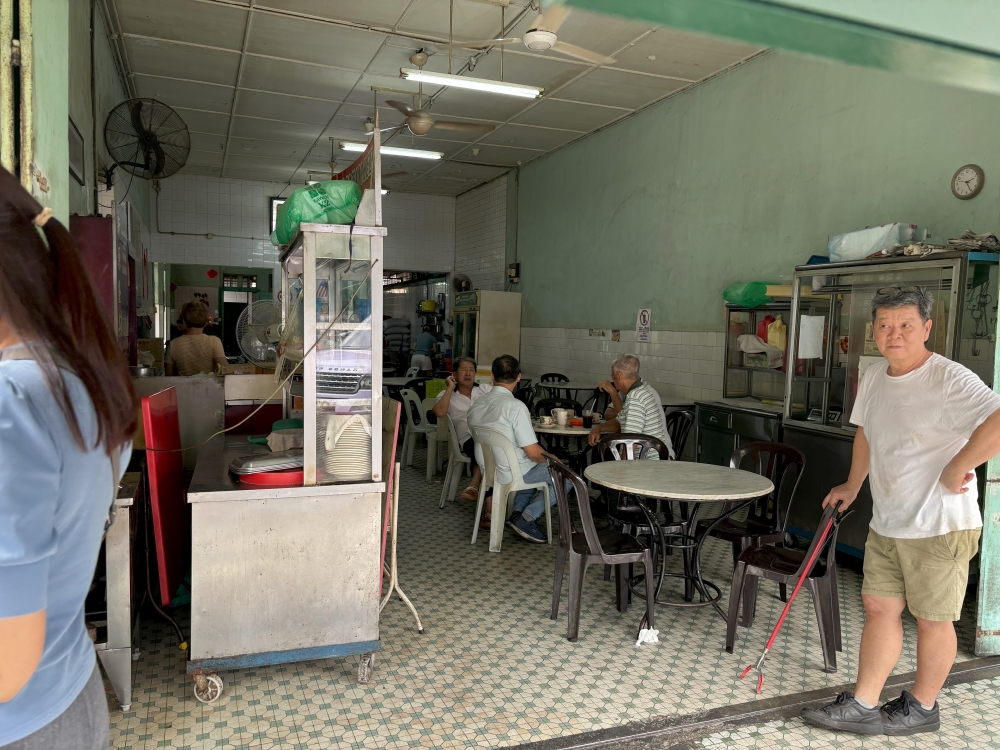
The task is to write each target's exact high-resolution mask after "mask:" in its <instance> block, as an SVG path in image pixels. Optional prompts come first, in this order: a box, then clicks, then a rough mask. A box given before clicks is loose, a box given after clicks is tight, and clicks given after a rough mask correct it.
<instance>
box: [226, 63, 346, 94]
mask: <svg viewBox="0 0 1000 750" xmlns="http://www.w3.org/2000/svg"><path fill="white" fill-rule="evenodd" d="M357 82H358V74H357V73H355V72H352V71H347V70H339V69H336V68H324V67H319V66H317V65H306V64H304V63H295V62H287V61H284V60H271V59H269V58H266V57H257V56H255V55H247V59H246V62H245V63H244V65H243V80H242V84H241V85H242V86H244V87H245V88H248V89H259V90H261V91H273V92H276V93H279V94H297V95H299V96H311V97H314V98H316V99H336V100H337V101H343V100H344V99H345V98H346V97H347V95H348V94H349V93H350V92H351V89H352V88H353V87H354V84H355V83H357Z"/></svg>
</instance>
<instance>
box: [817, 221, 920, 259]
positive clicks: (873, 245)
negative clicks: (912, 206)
mask: <svg viewBox="0 0 1000 750" xmlns="http://www.w3.org/2000/svg"><path fill="white" fill-rule="evenodd" d="M930 241H931V230H930V229H928V228H927V227H921V226H918V225H916V224H903V223H901V222H898V221H897V222H894V223H892V224H883V225H881V226H878V227H865V228H864V229H855V230H854V231H853V232H844V234H838V235H837V236H836V237H833V238H832V239H831V240H830V241H829V242H827V243H826V249H827V254H828V255H829V256H830V262H831V263H837V262H841V261H849V260H862V259H863V258H867V257H868V256H869V255H871V254H873V253H877V252H878V251H879V250H882V249H884V248H887V247H892V246H893V245H896V244H900V245H908V244H909V243H911V242H930Z"/></svg>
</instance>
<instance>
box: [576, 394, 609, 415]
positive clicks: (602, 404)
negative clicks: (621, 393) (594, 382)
mask: <svg viewBox="0 0 1000 750" xmlns="http://www.w3.org/2000/svg"><path fill="white" fill-rule="evenodd" d="M610 405H611V396H609V395H608V394H607V393H605V392H604V391H602V390H601V389H600V388H595V389H594V393H593V394H592V395H591V396H590V398H588V399H587V400H586V401H584V402H583V408H584V409H590V410H591V411H592V412H594V414H595V415H597V416H601V417H603V416H604V412H605V411H606V410H607V408H608V407H609V406H610Z"/></svg>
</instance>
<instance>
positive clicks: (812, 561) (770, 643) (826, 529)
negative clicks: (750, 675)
mask: <svg viewBox="0 0 1000 750" xmlns="http://www.w3.org/2000/svg"><path fill="white" fill-rule="evenodd" d="M833 518H834V517H833V516H830V520H828V521H827V522H826V526H825V527H824V528H823V533H822V534H821V535H820V538H819V543H818V544H817V545H816V547H815V548H814V549H813V552H812V554H811V555H810V556H809V559H808V560H807V561H806V567H805V568H804V569H803V571H802V575H801V576H799V580H798V581H797V582H796V584H795V588H794V589H792V595H791V596H789V597H788V601H787V602H786V603H785V608H784V609H783V610H782V611H781V617H779V618H778V622H777V624H776V625H775V626H774V630H773V631H772V632H771V637H770V638H768V639H767V646H766V648H767V649H770V648H771V646H773V645H774V639H775V638H777V637H778V631H779V630H781V625H782V623H784V622H785V618H786V617H787V616H788V610H790V609H791V608H792V602H794V601H795V597H796V596H798V595H799V589H801V588H802V584H803V583H805V580H806V576H808V575H809V573H811V572H812V569H813V565H815V564H816V558H817V557H819V553H820V552H821V551H822V549H823V545H824V544H826V538H827V537H828V536H829V535H830V529H832V528H833Z"/></svg>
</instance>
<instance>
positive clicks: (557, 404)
mask: <svg viewBox="0 0 1000 750" xmlns="http://www.w3.org/2000/svg"><path fill="white" fill-rule="evenodd" d="M515 395H516V393H515ZM553 409H572V410H573V412H574V413H575V414H576V416H578V417H579V416H580V413H581V412H582V411H583V407H582V406H580V402H579V401H574V400H573V399H571V398H542V399H539V400H538V401H536V402H535V405H534V406H533V407H532V408H531V412H532V414H533V415H534V416H536V417H547V416H550V415H551V414H552V410H553Z"/></svg>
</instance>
